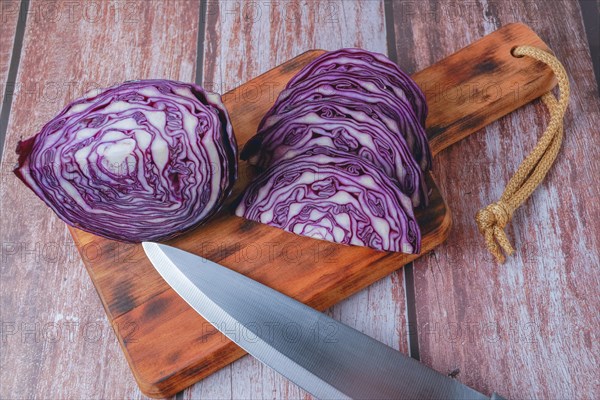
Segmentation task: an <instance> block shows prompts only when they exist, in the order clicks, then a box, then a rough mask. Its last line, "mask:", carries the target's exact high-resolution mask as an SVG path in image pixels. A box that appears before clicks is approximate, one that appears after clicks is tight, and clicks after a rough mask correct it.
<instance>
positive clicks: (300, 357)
mask: <svg viewBox="0 0 600 400" xmlns="http://www.w3.org/2000/svg"><path fill="white" fill-rule="evenodd" d="M143 247H144V250H145V252H146V255H147V256H148V258H149V259H150V261H151V262H152V264H153V265H154V267H155V268H156V270H157V271H158V272H159V274H160V275H161V276H162V277H163V278H164V279H165V281H166V282H167V283H168V284H169V285H170V286H171V287H172V288H173V289H174V290H175V291H176V292H177V293H178V294H179V295H180V296H181V297H182V298H183V299H184V300H185V301H186V302H187V303H188V304H189V305H190V306H191V307H192V308H193V309H194V310H196V311H197V312H198V313H199V314H200V315H201V316H202V317H203V318H204V319H206V320H207V321H208V322H210V323H211V324H212V325H213V326H214V327H215V328H216V329H218V330H219V331H221V332H222V333H223V334H224V335H225V336H227V337H228V338H229V339H230V340H232V341H233V342H235V343H236V344H237V345H238V346H240V347H241V348H243V349H244V350H245V351H247V352H248V353H250V354H251V355H252V356H254V357H256V358H257V359H258V360H260V361H261V362H263V363H264V364H266V365H268V366H270V367H272V368H273V369H275V370H276V371H278V372H279V373H281V374H282V375H283V376H285V377H287V378H288V379H290V380H291V381H292V382H294V383H296V384H297V385H298V386H300V387H302V388H303V389H305V390H306V391H308V392H309V393H311V394H313V395H314V396H316V397H318V398H321V399H343V398H354V399H465V400H466V399H469V400H471V399H472V400H480V399H489V398H488V397H487V396H485V395H483V394H481V393H479V392H477V391H475V390H473V389H471V388H469V387H468V386H465V385H463V384H462V383H460V382H458V381H456V380H454V379H451V378H449V377H447V376H445V375H442V374H440V373H438V372H436V371H435V370H433V369H431V368H429V367H427V366H425V365H423V364H421V363H419V362H418V361H416V360H414V359H412V358H410V357H407V356H405V355H403V354H402V353H400V352H398V351H396V350H394V349H393V348H391V347H388V346H386V345H384V344H383V343H381V342H378V341H377V340H375V339H373V338H371V337H369V336H367V335H365V334H363V333H361V332H359V331H357V330H355V329H353V328H350V327H349V326H347V325H344V324H342V323H340V322H338V321H336V320H334V319H332V318H329V317H328V316H326V315H325V314H323V313H320V312H318V311H316V310H314V309H312V308H310V307H308V306H306V305H305V304H303V303H300V302H298V301H296V300H294V299H292V298H291V297H288V296H286V295H284V294H282V293H280V292H277V291H276V290H273V289H271V288H269V287H267V286H265V285H263V284H261V283H259V282H256V281H254V280H252V279H250V278H248V277H246V276H244V275H242V274H239V273H237V272H235V271H232V270H230V269H228V268H225V267H223V266H221V265H219V264H217V263H214V262H212V261H210V260H207V259H205V258H202V257H199V256H196V255H194V254H191V253H188V252H185V251H183V250H179V249H176V248H174V247H170V246H166V245H163V244H157V243H150V242H144V243H143ZM492 399H502V398H501V397H500V396H499V395H497V394H495V393H494V394H493V395H492Z"/></svg>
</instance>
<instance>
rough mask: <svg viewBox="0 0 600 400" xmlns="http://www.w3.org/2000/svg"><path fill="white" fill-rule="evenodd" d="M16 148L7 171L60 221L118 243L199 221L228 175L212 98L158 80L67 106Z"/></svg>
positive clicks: (230, 168)
mask: <svg viewBox="0 0 600 400" xmlns="http://www.w3.org/2000/svg"><path fill="white" fill-rule="evenodd" d="M17 152H18V153H19V164H18V166H17V168H16V169H15V173H16V175H17V176H18V177H19V178H20V179H21V180H22V181H23V182H24V183H25V184H26V185H27V186H29V187H30V188H31V190H33V191H34V192H35V194H37V195H38V196H39V197H40V198H41V199H42V200H43V201H44V202H45V203H46V204H47V205H48V206H49V207H51V208H52V209H53V210H54V211H55V212H56V214H57V215H58V216H59V217H60V218H61V219H62V220H63V221H65V222H66V223H68V224H70V225H72V226H75V227H77V228H79V229H83V230H85V231H88V232H91V233H94V234H96V235H100V236H104V237H107V238H110V239H117V240H122V241H127V242H140V241H145V240H153V241H158V240H167V239H170V238H173V237H175V236H178V235H179V234H181V233H183V232H185V231H187V230H189V229H191V228H193V227H195V226H197V225H199V224H201V223H203V222H204V221H206V220H207V219H208V218H209V217H210V216H211V215H213V214H214V213H215V212H216V211H217V210H218V209H219V207H220V206H221V204H222V203H223V200H224V199H225V197H226V196H227V195H228V194H229V193H230V191H231V188H232V186H233V183H234V181H235V179H236V177H237V147H236V142H235V137H234V135H233V131H232V127H231V123H230V121H229V116H228V114H227V111H226V110H225V107H224V106H223V104H222V102H221V99H220V96H219V95H217V94H214V93H209V92H206V91H204V90H203V89H202V88H201V87H199V86H196V85H193V84H186V83H181V82H175V81H168V80H143V81H132V82H126V83H124V84H122V85H118V86H114V87H111V88H108V89H106V90H104V91H102V92H101V93H99V94H95V95H89V96H87V97H84V98H82V99H79V100H76V101H74V102H73V103H71V104H70V105H69V106H67V107H66V108H65V109H64V110H63V111H62V112H61V113H60V114H59V115H58V116H56V117H55V118H53V119H52V120H51V121H50V122H48V123H47V124H46V125H45V126H44V127H43V128H42V130H41V131H40V132H39V133H38V134H36V135H35V136H34V137H32V138H30V139H28V140H25V141H23V142H20V143H19V145H18V148H17Z"/></svg>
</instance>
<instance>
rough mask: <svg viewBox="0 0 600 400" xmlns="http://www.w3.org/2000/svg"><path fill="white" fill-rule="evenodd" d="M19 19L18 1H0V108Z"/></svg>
mask: <svg viewBox="0 0 600 400" xmlns="http://www.w3.org/2000/svg"><path fill="white" fill-rule="evenodd" d="M18 20H19V2H18V1H2V2H1V3H0V96H1V97H0V110H1V109H2V105H3V102H4V96H5V91H6V88H7V86H8V87H9V88H10V86H9V85H8V83H9V82H8V69H9V68H10V62H11V59H12V52H13V44H14V42H15V33H16V31H17V21H18Z"/></svg>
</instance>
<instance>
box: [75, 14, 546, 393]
mask: <svg viewBox="0 0 600 400" xmlns="http://www.w3.org/2000/svg"><path fill="white" fill-rule="evenodd" d="M521 44H530V45H534V46H538V47H541V48H543V49H547V47H546V45H545V44H544V43H543V42H542V40H541V39H540V38H539V37H538V36H537V35H536V34H535V33H534V32H532V31H531V30H530V29H529V28H528V27H527V26H525V25H522V24H511V25H507V26H505V27H503V28H502V29H500V30H498V31H496V32H494V33H492V34H490V35H488V36H486V37H484V38H482V39H481V40H479V41H477V42H475V43H473V44H472V45H470V46H468V47H466V48H464V49H462V50H460V51H458V52H457V53H455V54H453V55H451V56H449V57H448V58H445V59H444V60H442V61H440V62H438V63H436V64H434V65H433V66H431V67H429V68H427V69H425V70H423V71H420V72H417V73H416V74H414V75H413V76H412V77H413V78H414V80H415V81H416V82H417V84H418V85H419V86H420V87H421V88H422V89H423V91H424V92H425V95H426V97H427V102H428V105H429V117H428V119H427V134H428V137H429V140H430V143H431V148H432V151H433V154H434V155H435V154H437V153H439V152H440V151H441V150H443V149H444V148H446V147H448V146H449V145H451V144H453V143H455V142H457V141H459V140H460V139H462V138H464V137H466V136H468V135H470V134H472V133H474V132H476V131H477V130H479V129H481V128H482V127H484V126H486V125H487V124H489V123H491V122H493V121H495V120H497V119H499V118H500V117H502V116H504V115H506V114H508V113H510V112H511V111H513V110H515V109H517V108H519V107H521V106H522V105H524V104H527V103H529V102H530V101H532V100H533V99H535V98H537V97H539V96H541V95H542V94H543V93H545V92H547V91H548V90H550V89H551V88H552V87H553V86H554V85H555V81H554V78H553V75H552V73H551V71H550V70H549V69H548V68H547V67H545V66H544V65H543V64H542V63H539V62H536V61H534V60H532V59H529V58H515V57H513V56H512V55H511V49H512V48H513V47H515V46H517V45H521ZM322 53H323V51H321V50H312V51H308V52H306V53H304V54H301V55H300V56H298V57H296V58H294V59H292V60H290V61H288V62H286V63H284V64H282V65H280V66H278V67H276V68H274V69H272V70H271V71H269V72H267V73H265V74H263V75H261V76H259V77H257V78H255V79H253V80H251V81H249V82H247V83H245V84H243V85H242V86H240V87H238V88H236V89H234V90H232V91H231V92H228V93H226V94H225V95H224V96H223V101H224V103H225V105H226V107H227V109H228V110H229V113H230V116H231V121H232V123H233V128H234V131H235V134H236V137H237V140H238V145H239V146H240V148H241V147H242V146H243V145H244V144H245V143H246V141H247V140H248V139H249V138H250V137H251V136H253V135H254V134H255V132H256V128H257V126H258V123H259V121H260V119H261V118H262V116H263V115H264V114H265V112H266V111H267V110H268V109H269V108H270V107H271V105H272V104H273V102H274V101H275V99H276V97H277V95H278V94H279V92H280V91H281V90H282V89H283V88H284V86H285V84H286V83H287V82H288V80H289V79H290V78H291V77H292V76H293V75H294V74H295V73H297V72H298V71H299V70H300V69H301V68H302V67H303V66H304V65H306V64H307V63H308V62H310V61H311V60H313V59H314V58H316V57H317V56H318V55H320V54H322ZM507 134H518V133H517V132H507ZM474 157H477V154H466V155H465V159H466V160H468V159H469V158H474ZM239 175H240V178H239V180H238V181H237V183H236V185H235V188H234V195H232V196H231V197H230V200H229V202H228V204H227V205H226V206H225V207H224V209H223V210H222V212H220V213H219V214H218V215H217V216H216V217H215V218H214V219H212V220H211V221H210V222H209V223H207V224H206V225H205V226H203V227H200V228H198V229H196V230H194V231H193V232H190V233H188V234H186V235H184V236H181V237H179V238H177V239H175V240H172V241H170V242H169V243H168V244H170V245H173V246H176V247H179V248H181V249H184V250H187V251H190V252H192V253H195V254H198V255H201V256H203V257H205V258H208V259H210V260H213V261H215V262H218V263H220V264H222V265H225V266H227V267H229V268H232V269H234V270H236V271H238V272H240V273H243V274H245V275H247V276H249V277H250V278H252V279H255V280H257V281H259V282H262V283H264V284H266V285H268V286H270V287H272V288H274V289H276V290H279V291H281V292H283V293H285V294H287V295H289V296H292V297H294V298H296V299H298V300H299V301H302V302H304V303H306V304H308V305H310V306H311V307H314V308H316V309H318V310H324V309H326V308H327V307H330V306H331V305H333V304H335V303H337V302H339V301H340V300H342V299H344V298H346V297H348V296H350V295H352V294H353V293H356V292H357V291H359V290H361V289H363V288H364V287H366V286H368V285H370V284H372V283H373V282H375V281H377V280H379V279H381V278H383V277H384V276H386V275H388V274H389V273H391V272H392V271H394V270H396V269H398V268H400V267H402V266H403V265H404V264H406V263H408V262H410V261H412V260H414V259H415V258H417V257H419V256H420V255H423V254H425V253H427V252H429V251H430V250H431V249H433V248H434V247H435V246H437V245H439V244H440V243H442V242H443V241H444V240H445V239H446V238H447V237H448V235H449V232H450V226H451V216H450V211H449V209H448V207H447V205H446V204H445V203H444V199H443V198H442V197H441V195H440V192H439V191H438V189H437V187H436V185H435V182H434V179H433V177H432V176H429V177H428V181H429V187H430V188H431V189H432V195H431V204H430V205H429V206H428V207H427V208H426V209H421V210H418V211H417V213H416V215H417V219H418V221H419V225H420V227H421V231H422V246H421V247H422V253H421V254H420V255H406V254H400V253H385V252H377V251H374V250H370V249H368V248H364V247H347V246H342V245H337V244H333V243H328V242H323V241H318V240H313V239H309V238H305V237H300V236H296V235H293V234H290V233H287V232H284V231H282V230H279V229H276V228H272V227H269V226H266V225H262V224H259V223H255V222H252V221H247V220H244V219H242V218H239V217H236V216H235V215H234V214H233V210H234V206H235V199H236V198H237V197H238V195H239V194H240V193H241V192H242V191H243V189H244V188H245V187H246V186H247V185H248V183H249V181H250V180H251V179H252V177H253V176H254V172H253V170H252V168H250V167H249V166H248V165H247V164H246V163H245V162H241V163H240V165H239ZM457 179H458V177H457ZM456 206H457V207H460V204H457V205H456ZM70 230H71V234H72V236H73V238H74V240H75V243H76V245H77V247H78V249H79V252H80V254H81V256H82V258H83V261H84V263H85V265H86V268H87V270H88V272H89V275H90V277H91V278H92V281H93V282H94V285H95V287H96V290H97V291H98V294H99V295H100V298H101V299H102V303H103V305H104V308H105V309H106V313H107V315H108V319H109V320H110V321H111V323H112V326H113V328H114V331H115V333H116V335H117V337H118V339H119V342H120V344H121V347H122V348H123V352H124V353H125V356H126V358H127V361H128V362H129V365H130V366H131V369H132V371H133V374H134V376H135V379H136V380H137V382H138V384H139V386H140V388H141V390H142V391H143V392H144V393H145V394H146V395H148V396H151V397H163V396H164V397H167V396H171V395H174V394H175V393H177V392H178V391H180V390H182V389H184V388H186V387H187V386H189V385H191V384H193V383H195V382H197V381H198V380H200V379H202V378H204V377H206V376H207V375H209V374H211V373H213V372H215V371H216V370H218V369H220V368H222V367H224V366H225V365H227V364H229V363H230V362H232V361H234V360H236V359H238V358H240V357H241V356H242V355H244V354H245V353H244V351H243V350H241V349H240V348H239V347H237V346H236V345H235V344H233V343H232V342H230V341H229V340H227V339H226V338H225V337H224V336H223V335H222V334H221V333H219V332H218V331H216V330H215V329H214V328H213V327H212V326H211V325H210V324H209V323H208V322H206V321H205V320H203V319H202V317H200V316H199V315H198V314H197V313H196V312H195V311H194V310H192V309H191V308H190V307H189V306H188V305H187V304H186V303H185V302H184V301H183V300H182V299H181V298H180V297H179V296H178V295H177V294H176V293H175V292H174V291H173V290H172V289H171V288H170V287H169V286H168V285H167V284H166V283H165V282H164V281H163V279H162V278H161V277H160V276H159V275H158V273H157V272H156V271H155V270H154V268H153V267H152V265H151V264H150V262H149V261H148V259H147V258H146V257H145V255H144V252H143V250H142V247H141V245H137V244H136V245H131V244H124V243H120V242H116V241H111V240H108V239H104V238H101V237H97V236H94V235H92V234H89V233H87V232H83V231H80V230H77V229H74V228H70ZM471 245H483V244H482V243H480V244H471V243H465V246H471Z"/></svg>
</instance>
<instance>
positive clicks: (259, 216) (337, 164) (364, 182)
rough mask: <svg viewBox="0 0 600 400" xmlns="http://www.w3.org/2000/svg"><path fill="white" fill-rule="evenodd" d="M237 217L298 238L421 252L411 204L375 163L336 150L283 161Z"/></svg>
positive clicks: (260, 181) (249, 194) (253, 189)
mask: <svg viewBox="0 0 600 400" xmlns="http://www.w3.org/2000/svg"><path fill="white" fill-rule="evenodd" d="M236 215H238V216H243V217H245V218H247V219H250V220H253V221H257V222H261V223H263V224H268V225H271V226H275V227H278V228H281V229H284V230H286V231H288V232H292V233H296V234H298V235H303V236H309V237H312V238H316V239H322V240H328V241H331V242H336V243H341V244H347V245H357V246H368V247H371V248H373V249H376V250H384V251H395V252H404V253H418V252H419V251H420V240H421V238H420V231H419V227H418V225H417V222H416V220H415V217H414V214H413V208H412V203H411V200H410V199H409V198H408V197H407V196H406V195H405V194H404V193H402V191H400V189H399V187H398V185H397V183H396V182H394V181H393V180H392V179H391V178H389V177H388V176H387V175H386V174H384V173H383V172H382V171H381V170H380V169H379V168H377V167H375V166H374V165H373V164H371V163H369V162H367V161H365V160H363V159H361V158H359V157H348V156H346V155H345V154H344V153H340V152H338V151H332V150H330V149H313V150H312V151H308V152H307V153H306V154H304V155H299V156H297V157H294V158H292V159H286V160H282V161H280V162H279V163H277V164H276V165H274V166H272V167H271V168H269V169H267V170H266V171H265V172H264V173H262V174H261V175H260V176H259V177H258V178H257V179H256V180H255V181H254V182H253V183H252V184H251V185H250V187H249V188H248V189H247V190H246V192H245V194H244V196H243V198H242V201H241V202H240V204H239V206H238V208H237V210H236Z"/></svg>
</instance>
